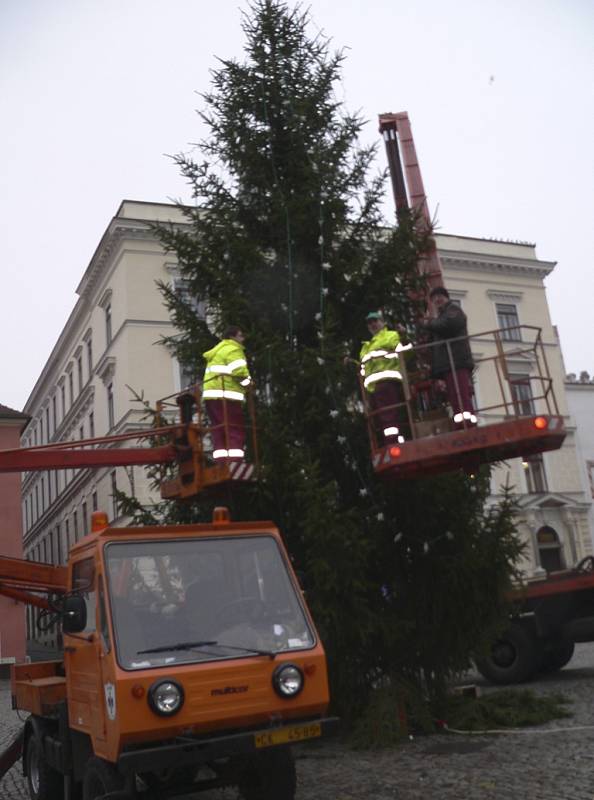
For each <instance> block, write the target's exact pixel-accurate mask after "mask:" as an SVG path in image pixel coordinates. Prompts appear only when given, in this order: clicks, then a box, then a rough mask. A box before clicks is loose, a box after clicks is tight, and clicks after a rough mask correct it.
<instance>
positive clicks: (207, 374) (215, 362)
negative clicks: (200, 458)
mask: <svg viewBox="0 0 594 800" xmlns="http://www.w3.org/2000/svg"><path fill="white" fill-rule="evenodd" d="M244 341H245V336H244V334H243V331H242V330H241V328H239V327H237V326H236V325H231V326H229V327H228V328H227V330H226V331H225V333H224V334H223V338H222V339H221V341H220V342H219V343H218V344H217V345H215V346H214V347H213V348H211V349H210V350H207V351H206V352H205V353H203V355H204V358H205V359H206V369H205V371H204V380H203V382H202V399H203V400H204V405H205V406H206V413H207V414H208V417H209V419H210V424H211V435H212V444H213V453H212V455H213V458H215V459H220V458H227V459H228V458H231V459H242V458H244V456H245V420H244V412H243V403H244V401H245V396H246V391H247V388H248V386H249V385H250V384H251V382H252V379H251V377H250V373H249V370H248V366H247V361H246V357H245V350H244V349H243V343H244Z"/></svg>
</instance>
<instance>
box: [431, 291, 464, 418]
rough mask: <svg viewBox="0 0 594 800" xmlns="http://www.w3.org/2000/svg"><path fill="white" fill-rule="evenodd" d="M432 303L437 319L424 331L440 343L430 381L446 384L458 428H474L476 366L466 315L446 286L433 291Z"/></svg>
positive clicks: (433, 354) (433, 351) (433, 357)
mask: <svg viewBox="0 0 594 800" xmlns="http://www.w3.org/2000/svg"><path fill="white" fill-rule="evenodd" d="M429 300H430V301H431V305H432V306H433V312H434V316H433V317H425V319H424V320H423V322H422V323H421V328H423V329H424V330H426V331H427V332H428V333H429V334H430V336H431V341H432V342H435V343H437V342H441V344H434V346H433V347H431V348H430V350H431V377H432V378H433V379H435V380H437V381H444V382H445V388H446V392H447V397H448V402H449V404H450V406H451V408H452V414H453V419H454V423H455V424H456V426H457V427H459V428H463V427H465V426H467V425H469V424H470V425H475V424H476V422H477V419H476V416H475V413H474V407H473V403H472V395H473V393H474V391H473V387H472V370H473V369H474V362H473V360H472V353H471V350H470V345H469V343H468V338H467V337H468V328H467V324H466V314H465V313H464V312H463V311H462V309H461V308H460V306H459V305H456V303H454V302H452V300H451V299H450V295H449V292H448V290H447V289H446V288H445V287H444V286H436V287H435V288H434V289H432V290H431V292H430V294H429ZM450 340H451V341H450ZM446 342H448V344H446Z"/></svg>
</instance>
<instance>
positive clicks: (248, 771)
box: [239, 746, 297, 800]
mask: <svg viewBox="0 0 594 800" xmlns="http://www.w3.org/2000/svg"><path fill="white" fill-rule="evenodd" d="M296 790H297V775H296V772H295V760H294V758H293V752H292V750H291V748H290V747H285V746H283V747H273V748H271V749H270V750H263V751H262V752H261V753H256V754H255V755H254V756H253V757H252V758H250V759H249V761H248V763H247V765H246V768H245V770H244V771H243V773H242V775H241V777H240V780H239V794H240V797H241V798H242V800H294V798H295V792H296Z"/></svg>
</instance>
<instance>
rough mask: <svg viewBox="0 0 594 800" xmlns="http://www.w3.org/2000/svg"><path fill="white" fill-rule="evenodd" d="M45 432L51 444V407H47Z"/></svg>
mask: <svg viewBox="0 0 594 800" xmlns="http://www.w3.org/2000/svg"><path fill="white" fill-rule="evenodd" d="M45 430H46V432H47V440H48V442H49V440H50V436H51V431H50V413H49V406H47V407H46V409H45Z"/></svg>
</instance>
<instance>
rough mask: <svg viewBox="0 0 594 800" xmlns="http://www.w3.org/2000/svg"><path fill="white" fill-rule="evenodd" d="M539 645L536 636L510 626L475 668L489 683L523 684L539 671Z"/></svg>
mask: <svg viewBox="0 0 594 800" xmlns="http://www.w3.org/2000/svg"><path fill="white" fill-rule="evenodd" d="M540 660H541V645H540V643H539V642H538V640H537V638H536V636H534V635H533V634H532V633H531V632H530V631H529V630H528V629H527V628H523V627H522V626H521V625H512V627H511V628H509V629H508V630H507V631H506V632H505V633H504V634H503V635H502V636H501V638H500V639H498V640H497V641H496V642H495V644H493V646H492V647H491V653H490V655H488V656H487V657H486V658H479V659H477V661H476V667H477V669H478V671H479V672H480V673H481V675H482V676H483V677H484V678H486V679H487V680H488V681H491V683H522V681H527V680H529V679H530V678H531V677H532V676H533V675H534V674H535V673H536V671H537V670H538V667H539V664H540Z"/></svg>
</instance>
